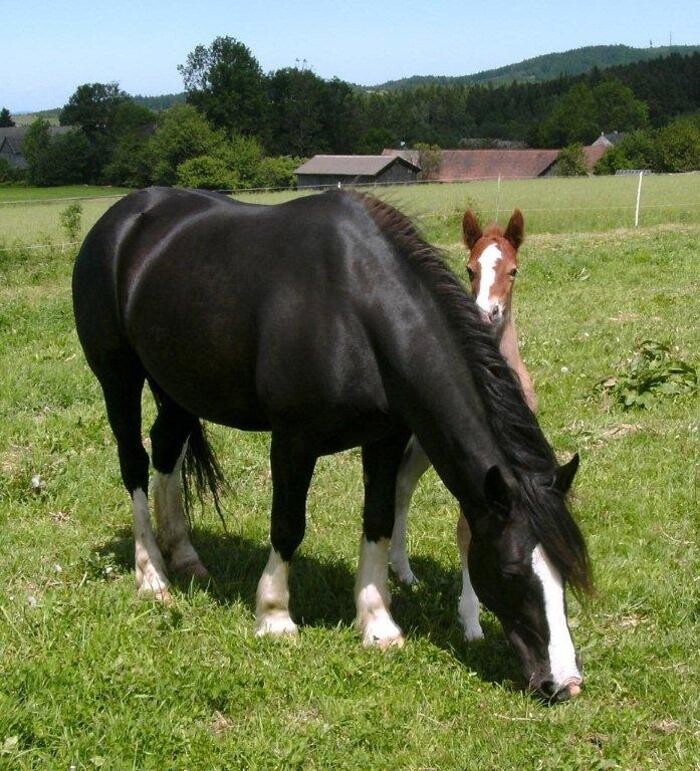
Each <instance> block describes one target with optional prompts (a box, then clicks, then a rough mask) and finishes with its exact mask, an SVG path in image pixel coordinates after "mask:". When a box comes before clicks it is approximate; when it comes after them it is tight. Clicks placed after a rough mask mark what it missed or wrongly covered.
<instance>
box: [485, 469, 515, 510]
mask: <svg viewBox="0 0 700 771" xmlns="http://www.w3.org/2000/svg"><path fill="white" fill-rule="evenodd" d="M484 498H486V500H487V502H488V503H490V504H491V505H492V506H495V507H496V508H497V509H500V510H501V511H502V513H503V514H506V513H507V512H509V511H510V506H511V501H512V496H511V492H510V490H509V488H508V485H507V484H506V480H505V479H504V478H503V474H502V473H501V469H500V468H499V467H498V466H491V468H490V469H489V470H488V471H487V472H486V476H485V477H484Z"/></svg>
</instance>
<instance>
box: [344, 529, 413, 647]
mask: <svg viewBox="0 0 700 771" xmlns="http://www.w3.org/2000/svg"><path fill="white" fill-rule="evenodd" d="M388 574H389V539H388V538H380V539H379V540H378V541H376V542H373V541H368V540H367V538H366V537H365V536H364V535H363V536H362V541H361V543H360V564H359V565H358V568H357V580H356V582H355V604H356V606H357V626H358V628H359V630H360V632H362V644H363V645H364V646H365V647H368V646H371V645H376V646H378V647H380V648H387V647H389V646H390V645H398V646H399V647H400V646H401V645H403V635H402V634H401V630H400V629H399V627H398V626H396V624H395V623H394V619H393V618H392V617H391V613H389V605H390V604H391V599H390V597H389V590H388V588H387V579H388Z"/></svg>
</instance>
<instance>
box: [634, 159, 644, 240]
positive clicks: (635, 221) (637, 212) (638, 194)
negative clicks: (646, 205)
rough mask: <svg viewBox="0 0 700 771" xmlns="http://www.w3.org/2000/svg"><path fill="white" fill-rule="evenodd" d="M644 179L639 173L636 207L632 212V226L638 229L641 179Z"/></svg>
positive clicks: (642, 174)
mask: <svg viewBox="0 0 700 771" xmlns="http://www.w3.org/2000/svg"><path fill="white" fill-rule="evenodd" d="M643 178H644V172H643V171H640V172H639V184H638V185H637V207H636V209H635V210H634V226H635V228H638V227H639V202H640V201H641V200H642V179H643Z"/></svg>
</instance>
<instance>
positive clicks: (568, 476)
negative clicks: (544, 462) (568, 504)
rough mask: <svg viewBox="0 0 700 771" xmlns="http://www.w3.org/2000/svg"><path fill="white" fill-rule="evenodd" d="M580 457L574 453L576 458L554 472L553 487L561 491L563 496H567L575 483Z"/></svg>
mask: <svg viewBox="0 0 700 771" xmlns="http://www.w3.org/2000/svg"><path fill="white" fill-rule="evenodd" d="M578 464H579V457H578V453H574V456H573V457H572V458H571V460H570V461H569V462H568V463H565V464H564V465H563V466H559V468H558V469H557V470H556V471H555V472H554V484H553V486H554V487H555V488H556V489H557V490H559V492H560V493H561V494H562V495H566V494H567V493H568V492H569V489H570V487H571V483H572V482H573V481H574V476H576V472H577V471H578Z"/></svg>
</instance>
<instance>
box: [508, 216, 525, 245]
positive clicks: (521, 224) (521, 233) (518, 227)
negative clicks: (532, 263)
mask: <svg viewBox="0 0 700 771" xmlns="http://www.w3.org/2000/svg"><path fill="white" fill-rule="evenodd" d="M503 237H504V238H505V239H506V241H510V243H511V244H512V245H513V248H514V249H515V250H516V251H517V250H518V249H519V248H520V244H522V242H523V241H524V240H525V221H524V220H523V213H522V212H521V211H520V209H514V210H513V213H512V214H511V217H510V219H509V220H508V227H507V228H506V232H505V233H504V234H503Z"/></svg>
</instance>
